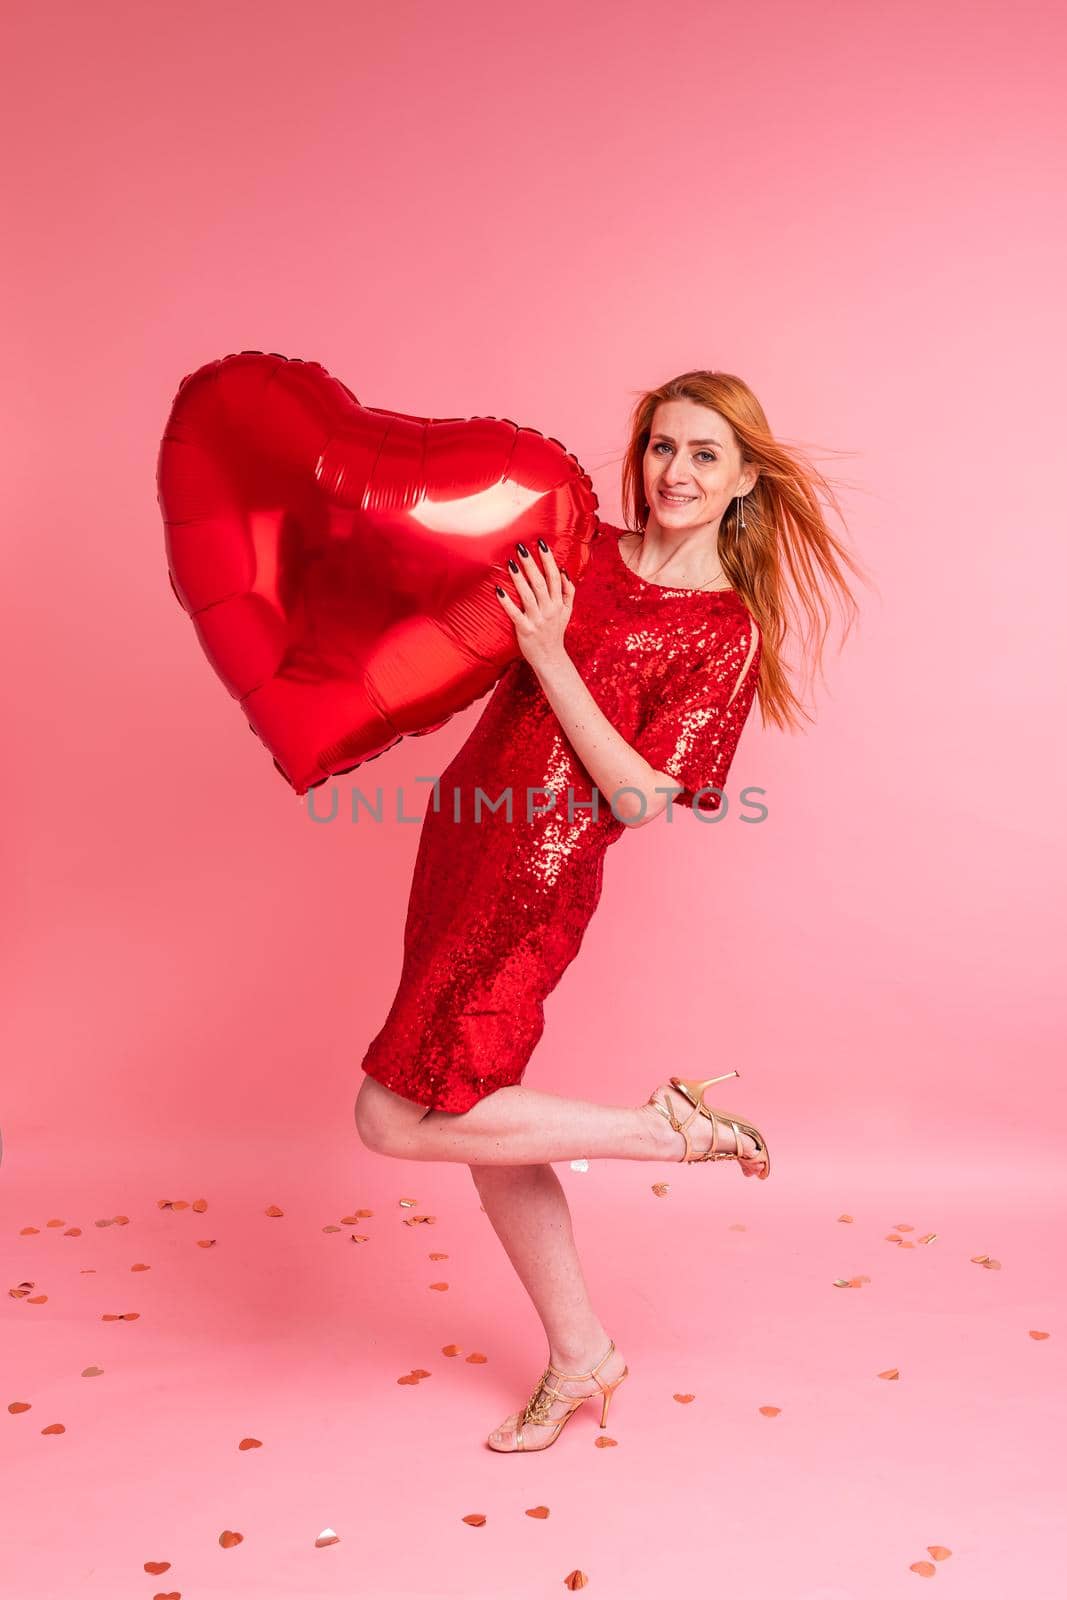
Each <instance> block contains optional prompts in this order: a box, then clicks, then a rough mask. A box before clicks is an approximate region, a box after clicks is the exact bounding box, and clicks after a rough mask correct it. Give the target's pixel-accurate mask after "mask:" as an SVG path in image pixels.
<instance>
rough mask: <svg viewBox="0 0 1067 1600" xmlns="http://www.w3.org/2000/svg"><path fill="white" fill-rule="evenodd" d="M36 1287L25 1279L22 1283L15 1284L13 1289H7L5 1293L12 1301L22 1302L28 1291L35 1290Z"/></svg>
mask: <svg viewBox="0 0 1067 1600" xmlns="http://www.w3.org/2000/svg"><path fill="white" fill-rule="evenodd" d="M36 1287H37V1285H36V1283H34V1282H32V1281H31V1280H29V1279H27V1280H25V1281H24V1282H22V1283H20V1284H17V1285H16V1287H15V1288H14V1289H9V1290H8V1291H7V1292H8V1294H9V1295H10V1296H11V1298H12V1300H24V1299H25V1298H26V1296H27V1295H28V1294H29V1292H30V1290H31V1289H36Z"/></svg>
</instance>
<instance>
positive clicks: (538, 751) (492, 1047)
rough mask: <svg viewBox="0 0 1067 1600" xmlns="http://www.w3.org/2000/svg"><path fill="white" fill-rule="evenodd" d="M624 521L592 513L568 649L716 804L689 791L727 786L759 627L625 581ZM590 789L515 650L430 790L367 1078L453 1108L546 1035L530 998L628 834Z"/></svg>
mask: <svg viewBox="0 0 1067 1600" xmlns="http://www.w3.org/2000/svg"><path fill="white" fill-rule="evenodd" d="M624 532H625V530H624V529H620V528H614V527H611V526H610V525H609V524H606V523H600V524H598V527H597V530H596V534H595V536H594V539H593V543H592V547H591V552H590V561H589V564H588V566H587V568H586V570H585V572H584V573H583V575H582V579H581V582H580V583H579V584H578V585H577V587H576V589H575V596H574V607H573V610H572V612H571V620H570V622H569V624H568V626H567V632H566V636H565V645H566V649H567V653H568V655H569V656H570V657H571V659H572V660H573V661H574V663H575V666H576V667H577V668H578V671H579V672H580V673H581V675H582V678H583V680H584V681H585V683H586V684H587V686H588V688H589V690H590V692H591V694H592V695H593V698H594V699H595V700H596V702H597V704H598V705H599V706H600V708H601V710H602V711H603V712H604V714H605V716H606V717H607V718H608V720H609V722H611V724H612V726H613V727H615V728H616V729H617V730H618V732H619V733H620V734H621V735H622V736H623V738H624V739H625V740H626V741H627V743H629V744H631V745H632V746H633V747H634V748H635V749H636V750H638V751H639V752H640V753H641V755H643V756H644V757H645V759H646V760H647V761H649V762H650V763H651V764H652V766H653V767H654V768H655V769H656V770H657V771H659V772H663V773H666V774H668V775H669V776H670V777H671V778H672V779H674V780H675V781H676V782H677V783H678V784H680V785H682V788H681V790H680V791H679V792H678V793H677V794H676V795H675V796H674V803H675V804H676V805H681V806H684V807H687V808H688V807H692V805H693V804H694V800H695V801H696V804H697V805H699V807H700V809H701V810H703V811H708V812H713V811H718V810H720V809H721V796H720V795H719V794H717V793H714V792H712V793H709V794H706V795H701V796H699V797H698V796H697V791H698V790H700V789H701V788H702V787H705V786H707V785H714V786H715V787H716V788H717V789H719V790H721V789H723V788H724V786H725V783H726V778H727V775H728V773H729V770H730V766H731V763H732V761H733V757H734V752H735V750H736V748H737V743H738V740H739V739H740V737H741V732H742V729H743V728H744V725H745V723H746V721H747V719H748V714H749V711H750V709H751V707H752V703H753V700H754V697H755V692H756V684H757V678H758V673H759V662H760V652H761V639H760V633H759V629H758V627H757V625H756V623H755V621H754V619H753V618H752V616H751V614H750V613H749V611H748V608H747V607H746V606H745V604H744V602H743V601H742V600H741V598H740V596H739V595H738V594H737V593H736V592H735V591H734V590H718V591H716V590H687V589H670V588H667V587H665V586H663V585H661V584H657V583H651V582H647V581H646V580H644V579H642V578H639V577H638V576H637V575H636V573H634V572H632V571H631V570H630V568H629V567H628V565H627V564H626V562H625V561H624V559H623V553H622V549H621V547H620V545H619V542H618V541H619V538H620V536H621V535H622V534H623V533H624ZM509 789H510V793H511V815H510V818H509V816H508V808H507V805H506V804H504V803H502V804H500V805H499V806H498V808H497V809H495V810H494V809H493V803H494V802H497V801H500V800H501V799H502V797H504V798H506V795H507V791H508V790H509ZM479 791H480V792H481V796H482V799H481V807H480V814H479V816H478V819H477V820H475V815H476V810H475V808H476V800H477V796H478V792H479ZM549 791H551V792H552V794H554V795H555V803H554V805H553V802H552V795H551V794H550V793H549ZM568 791H569V793H568ZM593 796H594V786H593V784H592V781H591V779H590V778H589V775H588V774H587V773H586V771H585V768H584V767H583V766H582V765H581V763H580V761H579V759H578V756H577V754H576V752H575V751H574V748H573V746H572V745H571V743H570V741H569V739H568V738H567V737H566V735H565V734H564V732H563V728H562V726H561V724H560V722H559V719H558V718H557V716H556V714H555V712H554V711H553V710H552V708H551V706H550V705H549V703H548V701H547V699H546V698H545V695H544V693H543V691H542V689H541V685H540V683H539V682H538V679H537V676H536V674H535V673H534V671H533V669H532V668H531V667H530V665H529V663H528V662H527V661H526V660H525V658H524V657H519V658H518V659H517V660H515V661H513V662H512V663H511V664H510V665H509V666H508V667H507V668H506V669H505V671H504V673H503V674H502V676H501V677H500V679H499V680H498V681H497V683H496V684H495V685H494V687H493V689H492V691H491V693H490V696H489V700H488V703H487V704H486V707H485V710H484V711H483V712H482V715H481V717H480V718H479V719H478V722H477V723H476V724H475V726H474V728H473V730H472V731H471V733H470V736H469V737H468V739H467V741H466V743H465V744H464V745H463V746H462V748H461V749H460V750H459V751H458V753H457V754H456V756H455V757H454V758H453V760H452V761H451V762H450V764H449V765H448V767H447V768H446V769H445V771H444V772H443V773H442V775H441V779H440V796H439V804H438V807H437V809H435V808H434V804H433V800H432V799H431V802H430V805H429V806H428V808H427V811H426V816H425V818H424V821H423V824H422V831H421V833H420V836H419V846H418V851H417V853H416V858H415V867H414V872H413V876H412V883H411V892H410V897H409V902H408V910H407V919H406V923H405V929H404V952H403V964H402V970H401V975H400V982H399V986H398V988H397V992H396V996H395V998H394V1000H393V1003H392V1006H391V1007H390V1010H389V1013H388V1016H387V1017H386V1019H385V1022H384V1024H383V1025H382V1027H381V1029H380V1031H379V1032H378V1034H377V1035H376V1036H375V1038H374V1039H373V1040H372V1041H371V1043H370V1045H369V1046H368V1049H367V1052H366V1054H365V1056H364V1058H363V1062H362V1068H363V1071H364V1072H366V1073H368V1074H369V1075H370V1076H371V1077H373V1078H375V1079H377V1081H378V1082H379V1083H382V1084H384V1085H385V1086H386V1087H387V1088H389V1089H392V1090H393V1091H394V1092H395V1093H396V1094H400V1095H403V1096H404V1097H405V1098H407V1099H409V1100H413V1101H415V1102H417V1103H418V1104H419V1105H425V1106H431V1107H433V1108H435V1109H437V1110H440V1111H452V1112H463V1111H467V1110H469V1109H470V1108H471V1106H473V1105H476V1104H477V1102H478V1101H479V1100H481V1099H482V1098H483V1097H484V1096H485V1095H487V1094H491V1093H492V1092H493V1091H494V1090H496V1089H499V1088H502V1087H504V1086H505V1085H507V1084H513V1083H518V1082H519V1081H520V1080H521V1078H522V1075H523V1073H524V1071H525V1068H526V1064H527V1062H528V1060H529V1058H530V1055H531V1053H532V1051H533V1049H534V1046H535V1045H536V1044H537V1041H538V1040H539V1038H540V1037H541V1034H542V1032H543V1030H544V1025H545V1017H544V1001H545V999H546V998H547V996H548V995H549V994H550V993H551V991H552V990H553V989H554V988H555V986H556V984H557V983H558V982H559V980H560V978H561V977H562V975H563V973H564V971H565V970H566V968H567V967H568V966H569V965H570V963H571V961H573V959H574V957H575V956H576V955H577V953H578V950H579V948H580V946H581V942H582V938H583V936H584V934H585V930H586V928H587V927H588V925H589V920H590V918H591V917H592V915H593V912H594V911H595V909H596V906H597V902H598V901H599V899H600V892H601V887H602V884H603V870H604V856H605V852H606V850H607V848H608V846H609V845H610V844H613V843H614V842H615V840H616V839H617V838H618V837H619V836H620V834H622V833H624V832H625V831H626V828H627V825H626V823H625V822H622V821H620V820H618V819H617V818H616V817H615V816H614V815H613V814H612V811H611V805H610V796H605V795H602V794H600V793H599V791H597V815H596V817H595V818H594V816H593V812H592V809H591V806H592V802H593ZM538 808H546V809H543V810H539V809H538ZM457 817H458V819H459V820H456V819H457ZM660 825H663V826H665V825H666V821H665V819H663V818H655V819H654V820H653V821H652V823H651V824H650V826H652V827H657V826H660ZM689 825H690V826H699V823H698V822H695V821H694V822H693V823H692V824H689Z"/></svg>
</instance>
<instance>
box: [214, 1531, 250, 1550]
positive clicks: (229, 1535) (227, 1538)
mask: <svg viewBox="0 0 1067 1600" xmlns="http://www.w3.org/2000/svg"><path fill="white" fill-rule="evenodd" d="M243 1540H244V1534H243V1533H234V1532H233V1530H232V1529H231V1528H224V1529H223V1531H222V1532H221V1533H220V1534H219V1544H221V1546H222V1548H223V1549H224V1550H232V1549H233V1547H234V1545H235V1544H241V1543H242V1542H243Z"/></svg>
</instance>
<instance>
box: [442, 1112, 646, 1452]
mask: <svg viewBox="0 0 1067 1600" xmlns="http://www.w3.org/2000/svg"><path fill="white" fill-rule="evenodd" d="M669 1131H670V1130H669V1129H668V1132H669ZM471 1176H472V1177H473V1179H474V1183H475V1187H476V1188H477V1190H478V1193H479V1195H480V1196H481V1201H482V1204H483V1206H484V1207H485V1210H486V1215H487V1216H488V1218H489V1220H490V1222H491V1223H492V1225H493V1228H494V1230H495V1231H496V1234H497V1237H498V1238H499V1239H500V1242H501V1243H502V1244H503V1246H504V1249H505V1250H506V1251H507V1253H508V1257H509V1259H510V1261H511V1264H512V1266H513V1267H514V1268H515V1271H516V1272H517V1273H518V1275H519V1279H520V1281H521V1282H522V1284H523V1287H524V1288H525V1289H526V1292H527V1293H528V1294H529V1296H530V1299H531V1300H532V1301H533V1303H534V1306H535V1308H536V1310H537V1313H538V1316H539V1317H540V1318H541V1322H542V1325H543V1327H544V1330H545V1334H546V1335H547V1338H548V1359H549V1361H551V1362H552V1364H553V1365H554V1366H555V1367H557V1368H558V1369H559V1370H560V1371H561V1372H588V1371H590V1369H591V1368H592V1367H594V1366H596V1364H597V1362H598V1361H599V1360H600V1358H601V1357H602V1356H603V1354H604V1352H605V1351H606V1350H607V1348H608V1345H609V1343H610V1342H611V1341H610V1335H609V1334H608V1333H607V1331H606V1330H605V1328H604V1325H603V1323H602V1322H601V1321H600V1318H599V1317H598V1316H597V1315H596V1312H595V1311H594V1310H593V1307H592V1304H591V1303H590V1299H589V1291H588V1289H587V1287H586V1282H585V1277H584V1275H583V1273H582V1266H581V1262H580V1261H579V1259H578V1250H577V1247H576V1245H575V1242H574V1229H573V1225H572V1222H571V1213H570V1208H569V1206H568V1205H567V1197H566V1195H565V1193H564V1191H563V1185H562V1184H561V1183H560V1181H559V1178H558V1177H557V1176H556V1173H555V1171H554V1170H553V1168H552V1167H551V1166H549V1165H548V1164H547V1163H543V1164H538V1163H534V1164H529V1165H526V1166H516V1167H505V1166H472V1167H471ZM625 1365H626V1362H625V1358H624V1357H623V1356H622V1354H621V1353H620V1352H619V1351H618V1349H616V1350H615V1351H614V1352H613V1353H612V1356H611V1358H610V1360H609V1361H607V1362H605V1364H604V1366H603V1367H602V1368H601V1369H600V1376H601V1377H602V1378H603V1380H604V1382H605V1383H612V1382H614V1380H615V1379H616V1378H617V1377H618V1376H619V1374H620V1372H621V1371H622V1369H623V1367H624V1366H625ZM558 1387H559V1388H561V1389H562V1390H563V1391H564V1393H567V1394H573V1395H579V1394H597V1393H599V1389H598V1386H597V1383H596V1380H595V1379H593V1380H591V1381H589V1382H586V1383H573V1382H571V1383H559V1384H558ZM565 1409H566V1408H565V1407H564V1406H563V1405H561V1404H560V1402H559V1401H553V1402H552V1406H551V1408H550V1410H549V1412H548V1415H549V1417H550V1418H553V1419H555V1418H557V1417H559V1416H561V1415H562V1414H563V1412H564V1410H565ZM517 1426H518V1413H516V1414H514V1415H512V1416H511V1417H509V1418H508V1419H507V1421H506V1422H505V1423H503V1424H502V1425H501V1426H500V1427H499V1428H496V1429H494V1430H493V1432H492V1434H491V1435H490V1439H491V1440H492V1442H493V1445H494V1446H495V1447H496V1448H501V1449H510V1448H514V1443H515V1432H516V1428H517ZM574 1426H578V1424H577V1423H575V1424H574ZM552 1431H553V1430H552V1427H551V1424H550V1423H549V1424H545V1425H541V1424H538V1423H533V1422H529V1423H526V1424H525V1425H524V1427H523V1442H524V1444H525V1445H526V1446H527V1447H528V1448H532V1449H536V1448H537V1447H538V1446H539V1445H540V1444H541V1443H542V1441H544V1440H546V1439H547V1438H549V1437H551V1434H552Z"/></svg>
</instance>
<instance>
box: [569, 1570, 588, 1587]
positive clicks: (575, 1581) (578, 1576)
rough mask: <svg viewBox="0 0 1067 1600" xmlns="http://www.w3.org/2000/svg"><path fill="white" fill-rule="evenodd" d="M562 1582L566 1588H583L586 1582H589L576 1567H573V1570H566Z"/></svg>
mask: <svg viewBox="0 0 1067 1600" xmlns="http://www.w3.org/2000/svg"><path fill="white" fill-rule="evenodd" d="M563 1582H564V1584H565V1585H566V1587H567V1588H568V1589H584V1588H585V1586H586V1584H587V1583H588V1582H589V1579H588V1578H587V1577H586V1575H585V1573H584V1572H580V1571H579V1570H578V1568H577V1567H575V1569H574V1571H573V1572H568V1574H567V1576H566V1577H565V1578H564V1580H563Z"/></svg>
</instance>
